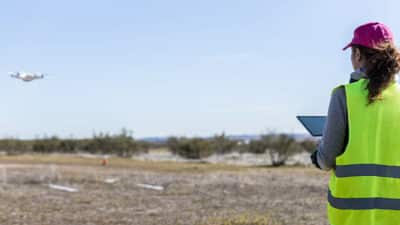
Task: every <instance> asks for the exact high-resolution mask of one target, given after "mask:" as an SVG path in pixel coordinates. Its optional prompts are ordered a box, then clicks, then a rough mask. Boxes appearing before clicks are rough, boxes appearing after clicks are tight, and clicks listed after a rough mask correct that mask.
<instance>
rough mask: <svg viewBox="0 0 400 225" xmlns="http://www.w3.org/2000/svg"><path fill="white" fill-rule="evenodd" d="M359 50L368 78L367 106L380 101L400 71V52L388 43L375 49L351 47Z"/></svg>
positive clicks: (358, 46) (359, 46)
mask: <svg viewBox="0 0 400 225" xmlns="http://www.w3.org/2000/svg"><path fill="white" fill-rule="evenodd" d="M352 47H353V48H352V51H354V50H355V48H357V49H359V50H360V54H361V58H363V59H364V61H365V65H364V69H365V73H366V75H367V78H368V84H367V87H366V89H367V90H368V104H372V103H374V102H375V101H376V100H379V99H380V95H381V93H382V91H383V90H385V89H386V88H387V87H388V86H389V85H390V83H391V82H393V81H394V80H395V75H396V74H397V73H398V72H399V71H400V52H399V50H398V49H397V48H396V46H395V45H394V44H393V43H391V42H389V43H383V44H381V45H379V46H378V47H377V48H376V49H372V48H367V47H364V46H361V45H353V46H352Z"/></svg>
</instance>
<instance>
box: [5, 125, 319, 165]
mask: <svg viewBox="0 0 400 225" xmlns="http://www.w3.org/2000/svg"><path fill="white" fill-rule="evenodd" d="M316 145H317V143H316V141H315V139H305V140H296V139H295V138H294V137H292V136H290V135H287V134H273V133H271V134H265V135H261V136H260V138H259V139H256V140H251V141H248V142H244V141H241V140H232V139H230V138H229V137H227V136H226V135H225V134H220V135H215V136H214V137H211V138H187V137H170V138H168V140H167V141H166V142H162V143H151V142H145V141H141V140H136V139H134V138H133V137H132V133H131V132H129V131H127V130H125V129H123V130H122V131H121V132H120V133H119V134H115V135H110V134H104V133H100V134H94V135H93V137H92V138H87V139H72V138H71V139H61V138H58V137H56V136H53V137H49V138H41V139H35V140H18V139H12V138H10V139H2V140H0V151H2V152H5V153H7V154H14V155H15V154H25V153H78V152H84V153H90V154H109V155H116V156H119V157H132V156H133V155H135V154H141V153H147V152H148V151H149V149H152V148H160V147H163V148H167V149H168V150H169V151H170V152H171V153H172V154H174V155H178V156H181V157H183V158H186V159H203V158H207V157H209V156H211V155H214V154H217V155H223V154H228V153H232V152H239V153H253V154H268V155H269V156H270V159H271V163H272V165H273V166H280V165H284V164H285V162H286V161H287V159H288V158H289V157H290V156H292V155H293V154H296V153H299V152H302V151H307V152H312V151H314V150H315V148H316Z"/></svg>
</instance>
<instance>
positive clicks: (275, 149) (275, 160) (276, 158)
mask: <svg viewBox="0 0 400 225" xmlns="http://www.w3.org/2000/svg"><path fill="white" fill-rule="evenodd" d="M261 141H262V142H263V143H264V144H265V146H266V147H267V148H268V153H269V156H270V159H271V163H272V166H282V165H284V164H285V163H286V161H287V159H288V158H289V156H291V155H293V154H295V153H296V152H299V145H298V143H297V142H296V140H295V139H294V138H293V137H290V136H289V135H287V134H277V135H276V134H271V135H264V136H262V138H261Z"/></svg>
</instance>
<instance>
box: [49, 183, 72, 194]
mask: <svg viewBox="0 0 400 225" xmlns="http://www.w3.org/2000/svg"><path fill="white" fill-rule="evenodd" d="M49 188H51V189H55V190H59V191H66V192H78V189H76V188H70V187H65V186H61V185H55V184H49Z"/></svg>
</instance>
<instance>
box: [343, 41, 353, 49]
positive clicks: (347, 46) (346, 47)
mask: <svg viewBox="0 0 400 225" xmlns="http://www.w3.org/2000/svg"><path fill="white" fill-rule="evenodd" d="M349 47H351V42H350V43H349V44H348V45H346V46H345V47H344V48H343V49H342V50H343V51H344V50H346V49H348V48H349Z"/></svg>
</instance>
